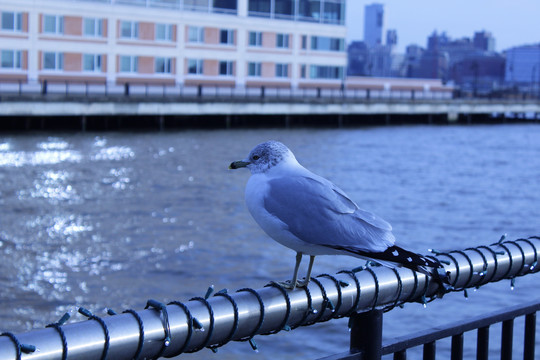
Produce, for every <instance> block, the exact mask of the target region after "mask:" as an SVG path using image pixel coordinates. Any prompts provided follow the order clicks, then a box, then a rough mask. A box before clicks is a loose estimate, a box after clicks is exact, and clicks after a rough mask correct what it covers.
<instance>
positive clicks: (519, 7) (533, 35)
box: [346, 0, 540, 52]
mask: <svg viewBox="0 0 540 360" xmlns="http://www.w3.org/2000/svg"><path fill="white" fill-rule="evenodd" d="M373 3H381V4H383V5H384V32H385V34H386V30H388V29H395V30H397V36H398V44H397V49H398V52H405V48H406V47H407V46H408V45H411V44H416V45H420V46H422V47H424V48H425V47H426V43H427V38H428V36H429V35H431V34H432V33H433V31H437V32H438V33H441V32H446V33H447V35H448V36H449V37H450V38H452V39H455V38H463V37H472V36H473V35H474V32H476V31H482V30H485V31H489V32H491V33H492V34H493V36H494V38H495V40H496V43H495V50H496V51H499V52H500V51H503V50H506V49H509V48H512V47H514V46H519V45H524V44H533V43H539V42H540V35H539V34H540V25H539V24H538V20H537V14H539V13H540V2H538V1H535V0H520V1H517V2H508V1H506V0H492V1H489V2H488V1H475V2H471V1H465V0H455V1H452V2H448V3H447V2H434V1H429V0H410V1H407V2H403V1H399V0H385V1H370V0H349V1H348V2H347V6H348V8H347V19H346V24H347V43H350V42H351V41H359V40H363V39H364V34H363V32H364V30H363V27H364V24H363V23H364V7H365V6H366V5H369V4H373ZM486 7H488V8H487V9H486ZM464 9H466V11H465V10H464ZM383 38H385V35H384V36H383Z"/></svg>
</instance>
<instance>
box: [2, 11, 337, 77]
mask: <svg viewBox="0 0 540 360" xmlns="http://www.w3.org/2000/svg"><path fill="white" fill-rule="evenodd" d="M345 3H346V0H319V1H308V0H219V1H217V0H151V1H150V0H47V1H35V0H2V1H1V2H0V58H1V63H0V82H2V81H20V82H22V83H26V82H35V81H45V80H47V81H49V82H54V81H60V82H65V81H73V82H86V83H101V84H103V83H114V84H125V83H142V84H163V85H198V84H212V85H226V86H246V87H249V86H273V87H276V86H280V87H281V86H284V87H291V88H297V87H306V86H323V85H328V84H338V85H339V84H340V83H341V81H342V79H343V77H344V75H345V74H344V72H345V68H346V64H347V53H346V51H345V36H346V27H345ZM321 84H322V85H321Z"/></svg>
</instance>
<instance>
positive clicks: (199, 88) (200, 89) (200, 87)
mask: <svg viewBox="0 0 540 360" xmlns="http://www.w3.org/2000/svg"><path fill="white" fill-rule="evenodd" d="M197 97H199V98H201V97H202V85H200V84H199V86H197Z"/></svg>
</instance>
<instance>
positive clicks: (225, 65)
mask: <svg viewBox="0 0 540 360" xmlns="http://www.w3.org/2000/svg"><path fill="white" fill-rule="evenodd" d="M233 66H234V65H233V62H232V61H220V62H219V75H229V76H230V75H232V74H233Z"/></svg>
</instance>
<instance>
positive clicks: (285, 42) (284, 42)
mask: <svg viewBox="0 0 540 360" xmlns="http://www.w3.org/2000/svg"><path fill="white" fill-rule="evenodd" d="M276 47H278V48H282V49H288V48H289V34H276Z"/></svg>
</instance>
